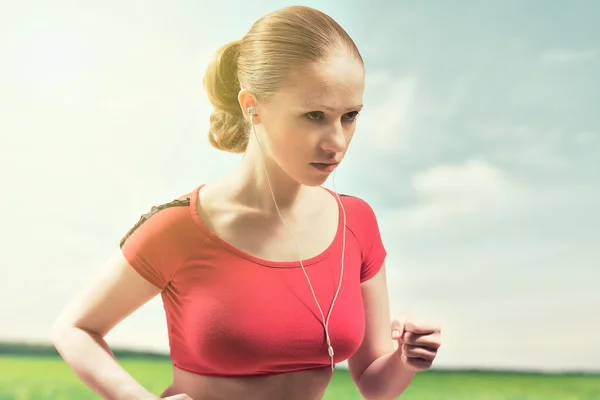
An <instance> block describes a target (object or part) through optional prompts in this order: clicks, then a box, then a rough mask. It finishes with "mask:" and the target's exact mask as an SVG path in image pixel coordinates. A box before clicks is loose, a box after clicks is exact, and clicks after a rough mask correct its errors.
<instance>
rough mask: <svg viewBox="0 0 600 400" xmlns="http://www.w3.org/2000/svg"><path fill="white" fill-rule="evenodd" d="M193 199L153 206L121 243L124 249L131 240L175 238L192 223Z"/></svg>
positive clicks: (186, 197)
mask: <svg viewBox="0 0 600 400" xmlns="http://www.w3.org/2000/svg"><path fill="white" fill-rule="evenodd" d="M190 202H191V197H190V196H189V195H188V196H181V197H179V198H177V199H175V200H173V201H170V202H166V203H162V204H159V205H155V206H152V207H151V208H150V210H149V211H148V212H146V213H145V214H142V215H141V216H140V218H139V220H138V221H137V222H136V223H135V224H133V225H132V226H131V227H130V229H129V231H128V232H127V233H126V234H125V235H124V236H123V238H122V239H121V242H120V247H121V248H122V247H123V246H124V245H125V243H127V241H128V240H129V239H130V238H132V237H133V238H139V237H140V236H142V235H143V236H145V237H149V236H151V237H158V236H161V237H163V238H166V237H170V236H173V235H174V234H176V233H177V231H179V230H180V229H181V227H182V226H184V225H189V223H190V222H193V221H191V213H190V210H189V208H190V204H191V203H190Z"/></svg>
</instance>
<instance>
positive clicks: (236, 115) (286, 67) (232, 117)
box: [204, 6, 364, 153]
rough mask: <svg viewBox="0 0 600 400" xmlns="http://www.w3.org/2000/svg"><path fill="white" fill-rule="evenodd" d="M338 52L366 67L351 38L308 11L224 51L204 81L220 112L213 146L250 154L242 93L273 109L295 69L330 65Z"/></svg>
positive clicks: (256, 30)
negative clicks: (275, 97) (270, 103)
mask: <svg viewBox="0 0 600 400" xmlns="http://www.w3.org/2000/svg"><path fill="white" fill-rule="evenodd" d="M337 49H345V50H349V51H350V52H351V54H353V55H354V56H356V58H357V60H359V61H360V62H361V64H363V65H364V63H363V59H362V57H361V55H360V52H359V51H358V48H357V47H356V44H355V43H354V41H353V40H352V39H351V38H350V36H349V35H348V33H346V31H345V30H344V29H343V28H342V27H341V26H340V25H339V24H338V23H337V22H336V21H335V20H334V19H333V18H331V17H330V16H328V15H327V14H325V13H323V12H321V11H318V10H316V9H314V8H310V7H305V6H292V7H286V8H282V9H279V10H277V11H274V12H272V13H270V14H267V15H265V16H264V17H262V18H260V19H259V20H257V21H256V22H255V23H254V24H253V25H252V27H251V28H250V30H249V31H248V33H247V34H246V35H245V36H244V37H243V38H242V39H241V40H236V41H233V42H231V43H228V44H226V45H224V46H222V47H221V48H220V49H218V50H217V52H216V54H215V56H214V57H213V59H212V61H211V63H210V64H209V66H208V69H207V71H206V74H205V75H204V88H205V90H206V93H207V95H208V99H209V100H210V102H211V103H212V105H213V107H214V112H213V113H212V114H211V116H210V130H209V133H208V138H209V141H210V143H211V145H212V146H213V147H215V148H217V149H219V150H225V151H228V152H231V153H243V152H244V151H245V150H246V146H247V145H248V138H249V136H248V134H249V131H250V124H249V123H248V121H246V119H245V118H244V114H243V112H242V109H241V106H240V104H239V101H238V94H239V92H240V90H241V88H244V89H248V90H250V91H251V92H252V93H254V95H255V96H256V99H257V101H260V102H262V103H267V102H268V101H269V100H270V99H271V97H272V96H273V95H274V94H275V93H276V92H277V91H278V90H280V89H281V88H282V86H283V81H284V80H285V78H286V77H287V76H289V74H290V70H291V69H292V68H293V67H297V66H299V65H302V64H307V63H311V62H322V61H325V60H326V59H327V57H328V56H329V55H330V54H331V53H333V52H334V51H335V50H337Z"/></svg>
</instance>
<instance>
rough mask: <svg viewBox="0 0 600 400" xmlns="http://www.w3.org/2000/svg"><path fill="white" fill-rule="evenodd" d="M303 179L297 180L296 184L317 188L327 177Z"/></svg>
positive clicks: (307, 177)
mask: <svg viewBox="0 0 600 400" xmlns="http://www.w3.org/2000/svg"><path fill="white" fill-rule="evenodd" d="M303 178H304V179H297V182H298V183H300V184H302V185H304V186H312V187H317V186H321V185H323V184H324V183H325V182H327V179H328V178H329V175H320V176H305V177H303Z"/></svg>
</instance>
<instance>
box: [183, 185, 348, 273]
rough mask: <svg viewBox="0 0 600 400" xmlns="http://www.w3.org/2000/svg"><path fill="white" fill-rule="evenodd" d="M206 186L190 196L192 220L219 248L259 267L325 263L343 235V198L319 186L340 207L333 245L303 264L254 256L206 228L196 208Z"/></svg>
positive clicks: (292, 266) (200, 187)
mask: <svg viewBox="0 0 600 400" xmlns="http://www.w3.org/2000/svg"><path fill="white" fill-rule="evenodd" d="M204 186H206V184H204V183H203V184H201V185H200V186H198V187H196V188H195V189H194V191H193V192H192V193H191V195H190V205H189V207H190V213H191V214H192V218H193V219H194V222H195V223H196V225H197V226H198V227H199V228H200V229H201V230H202V232H203V233H204V234H205V235H206V236H207V237H208V238H209V239H210V240H212V241H213V242H214V243H216V244H218V245H219V246H221V247H223V248H224V249H226V250H228V251H230V252H232V253H234V254H237V255H238V256H240V257H242V258H245V259H247V260H248V261H251V262H253V263H255V264H258V265H262V266H265V267H276V268H300V267H301V266H302V264H303V265H304V266H305V267H306V266H309V265H312V264H316V263H318V262H320V261H323V260H324V259H325V258H327V257H328V256H329V254H330V253H331V252H332V250H333V249H334V247H335V246H336V245H337V243H338V240H339V238H340V236H341V235H342V231H343V229H344V226H343V225H344V221H343V211H342V205H341V204H340V202H341V198H340V199H338V197H337V196H336V194H335V193H334V192H333V191H331V190H330V189H328V188H326V187H323V186H319V187H320V188H321V189H323V190H325V191H327V192H328V193H329V194H330V195H332V196H333V198H334V199H335V202H336V204H337V207H338V223H337V230H336V233H335V236H334V238H333V240H332V241H331V243H330V244H329V246H327V248H326V249H325V250H323V251H322V252H321V253H320V254H317V255H315V256H313V257H310V258H306V259H303V260H302V264H301V263H300V261H273V260H266V259H263V258H260V257H257V256H254V255H252V254H250V253H248V252H246V251H244V250H241V249H240V248H238V247H236V246H234V245H233V244H231V243H229V242H228V241H226V240H224V239H223V238H221V237H220V236H219V235H217V234H216V233H215V232H213V231H212V230H211V229H209V228H208V226H206V225H205V224H204V222H203V221H202V219H201V218H200V216H199V215H198V209H197V207H196V204H197V202H198V197H199V196H200V190H201V189H202V188H203V187H204Z"/></svg>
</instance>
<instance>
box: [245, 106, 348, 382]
mask: <svg viewBox="0 0 600 400" xmlns="http://www.w3.org/2000/svg"><path fill="white" fill-rule="evenodd" d="M248 114H249V116H250V124H251V125H252V131H253V132H254V136H255V137H256V141H257V143H258V147H259V149H260V153H261V156H262V161H263V166H264V169H265V175H266V176H267V183H268V184H269V189H270V191H271V196H272V197H273V203H274V204H275V209H276V210H277V213H278V214H279V217H280V218H281V222H283V225H284V226H285V227H286V229H287V230H288V232H289V233H290V236H291V237H292V240H293V241H294V244H295V245H296V251H297V252H298V260H299V261H300V266H301V267H302V272H304V276H306V280H307V281H308V285H309V286H310V291H311V292H312V295H313V298H314V300H315V303H316V304H317V307H318V308H319V312H320V313H321V318H322V325H323V328H324V329H325V337H326V339H327V353H328V354H329V357H330V358H331V370H332V371H333V370H334V368H335V361H334V354H335V353H334V351H333V346H332V345H331V338H330V337H329V318H330V317H331V311H333V306H334V304H335V301H336V300H337V297H338V294H339V292H340V289H341V287H342V278H343V276H344V257H345V251H346V210H345V209H344V205H343V203H342V200H341V199H340V197H339V195H338V193H337V190H336V189H335V170H334V171H333V192H334V194H335V197H336V200H337V201H338V204H339V205H340V207H341V210H342V215H343V221H344V224H343V232H342V237H343V239H342V265H341V273H340V282H339V284H338V288H337V290H336V292H335V296H334V297H333V300H332V302H331V308H330V309H329V313H328V314H327V318H325V315H324V314H323V309H322V308H321V305H320V304H319V301H318V300H317V296H316V294H315V291H314V289H313V286H312V283H311V281H310V278H309V277H308V274H307V273H306V269H305V268H304V263H303V262H302V259H303V258H302V254H301V252H300V247H299V246H298V242H297V241H296V238H295V237H294V234H293V233H292V230H291V229H290V227H289V226H288V225H287V223H286V222H285V219H284V218H283V215H281V212H280V211H279V206H278V205H277V201H276V200H275V194H274V192H273V187H272V186H271V180H270V179H269V174H268V172H267V164H266V162H265V157H264V153H263V149H262V145H261V144H260V140H259V139H258V135H257V134H256V129H255V127H254V119H253V111H251V109H249V110H248Z"/></svg>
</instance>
